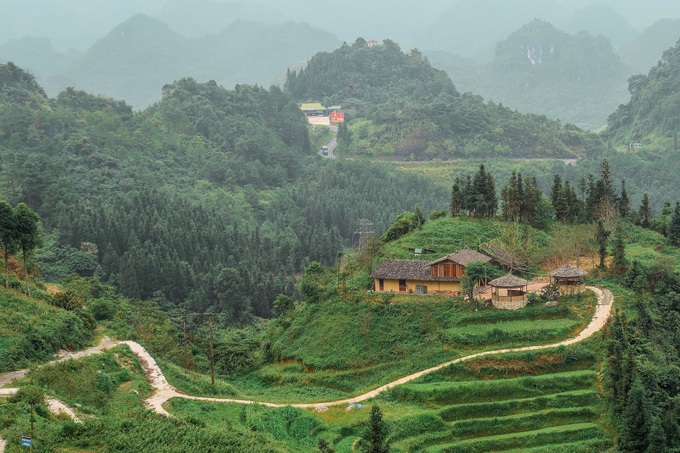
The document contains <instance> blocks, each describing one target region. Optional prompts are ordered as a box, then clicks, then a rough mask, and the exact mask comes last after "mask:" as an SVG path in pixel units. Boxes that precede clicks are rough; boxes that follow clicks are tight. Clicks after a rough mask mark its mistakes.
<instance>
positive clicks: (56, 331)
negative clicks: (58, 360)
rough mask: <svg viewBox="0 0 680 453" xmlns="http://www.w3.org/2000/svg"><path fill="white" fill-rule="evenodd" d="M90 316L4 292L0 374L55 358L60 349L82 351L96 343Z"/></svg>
mask: <svg viewBox="0 0 680 453" xmlns="http://www.w3.org/2000/svg"><path fill="white" fill-rule="evenodd" d="M88 319H89V318H88V316H87V315H86V314H84V313H83V312H81V311H79V310H75V311H66V310H63V309H60V308H56V307H53V306H51V305H49V304H48V303H46V302H44V301H41V300H36V299H31V298H28V297H26V296H23V295H21V294H20V293H16V292H14V291H9V290H5V289H4V288H3V289H0V372H1V371H11V370H16V369H20V368H25V367H27V366H30V365H31V364H33V363H35V362H37V361H44V360H48V359H50V358H52V356H53V354H54V353H56V352H57V351H58V350H60V349H78V348H82V347H85V346H87V345H89V344H90V342H91V341H92V330H91V327H92V326H91V325H90V324H89V323H88Z"/></svg>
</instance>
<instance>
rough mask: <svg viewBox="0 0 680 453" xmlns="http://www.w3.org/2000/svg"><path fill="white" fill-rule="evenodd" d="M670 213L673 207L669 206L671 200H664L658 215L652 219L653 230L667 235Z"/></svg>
mask: <svg viewBox="0 0 680 453" xmlns="http://www.w3.org/2000/svg"><path fill="white" fill-rule="evenodd" d="M672 215H673V209H672V208H671V202H670V201H668V200H666V201H664V202H663V205H662V207H661V212H660V213H659V216H658V217H657V218H656V220H654V230H656V231H657V232H659V233H660V234H663V235H664V236H666V237H668V231H669V229H670V226H671V216H672Z"/></svg>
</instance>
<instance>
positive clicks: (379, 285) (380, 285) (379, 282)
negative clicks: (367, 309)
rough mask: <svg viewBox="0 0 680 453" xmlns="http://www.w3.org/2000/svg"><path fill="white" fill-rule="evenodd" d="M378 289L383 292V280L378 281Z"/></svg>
mask: <svg viewBox="0 0 680 453" xmlns="http://www.w3.org/2000/svg"><path fill="white" fill-rule="evenodd" d="M378 288H379V290H380V291H385V279H383V278H381V279H380V280H378Z"/></svg>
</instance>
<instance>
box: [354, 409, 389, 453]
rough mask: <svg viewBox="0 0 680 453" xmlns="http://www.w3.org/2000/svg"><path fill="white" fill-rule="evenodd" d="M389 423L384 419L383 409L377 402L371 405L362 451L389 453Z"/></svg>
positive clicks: (362, 441) (361, 446)
mask: <svg viewBox="0 0 680 453" xmlns="http://www.w3.org/2000/svg"><path fill="white" fill-rule="evenodd" d="M387 434H388V429H387V424H386V423H385V422H384V421H383V415H382V411H381V410H380V407H379V406H378V405H377V404H375V405H373V406H372V407H371V414H370V415H369V417H368V425H367V426H366V432H365V434H364V435H363V437H362V438H361V445H360V448H361V451H362V452H365V453H387V452H389V444H388V443H387Z"/></svg>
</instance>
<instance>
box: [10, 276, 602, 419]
mask: <svg viewBox="0 0 680 453" xmlns="http://www.w3.org/2000/svg"><path fill="white" fill-rule="evenodd" d="M588 289H589V290H590V291H593V292H594V293H595V294H596V295H597V299H598V304H597V306H596V309H595V314H594V315H593V318H592V320H591V321H590V323H589V324H588V325H587V326H586V328H585V329H583V330H582V331H581V332H580V333H579V334H578V335H577V336H576V337H574V338H570V339H568V340H564V341H561V342H559V343H552V344H546V345H537V346H526V347H522V348H509V349H498V350H495V351H486V352H479V353H476V354H471V355H468V356H465V357H460V358H458V359H455V360H450V361H448V362H445V363H442V364H439V365H437V366H434V367H432V368H428V369H426V370H422V371H419V372H417V373H413V374H411V375H408V376H406V377H403V378H401V379H398V380H396V381H393V382H390V383H389V384H385V385H383V386H381V387H378V388H377V389H375V390H371V391H370V392H366V393H364V394H363V395H358V396H355V397H353V398H346V399H342V400H337V401H327V402H319V403H288V404H282V403H268V402H262V401H252V400H239V399H232V398H210V397H201V396H193V395H187V394H185V393H182V392H181V391H180V390H178V389H176V388H175V387H173V386H171V385H170V384H169V383H168V380H167V379H166V378H165V376H164V375H163V371H161V369H160V367H159V366H158V364H157V363H156V361H155V360H154V359H153V357H151V354H149V352H148V351H147V350H146V349H144V347H143V346H142V345H140V344H139V343H137V342H134V341H121V342H111V341H110V340H108V339H106V340H108V341H106V342H105V344H106V346H107V347H112V346H115V345H117V344H126V345H128V346H129V347H130V349H131V350H132V352H133V353H134V354H135V355H136V356H137V358H138V359H139V361H140V363H141V364H142V367H143V368H144V371H145V373H146V375H147V378H148V379H149V383H150V384H151V388H152V389H153V395H152V396H150V397H149V398H148V399H147V400H146V401H145V403H146V405H147V407H148V408H149V409H151V410H153V411H154V412H156V413H158V414H161V415H165V416H171V414H170V413H168V412H167V411H166V410H165V409H164V408H163V404H164V403H166V402H167V401H168V400H169V399H171V398H185V399H191V400H197V401H210V402H217V403H236V404H261V405H263V406H268V407H284V406H292V407H299V408H314V409H324V408H327V407H328V406H337V405H345V404H351V403H359V402H362V401H365V400H368V399H371V398H374V397H375V396H377V395H378V394H380V393H382V392H384V391H385V390H388V389H391V388H393V387H396V386H397V385H401V384H405V383H407V382H411V381H413V380H415V379H418V378H420V377H422V376H424V375H426V374H429V373H433V372H435V371H438V370H441V369H442V368H445V367H447V366H450V365H453V364H456V363H460V362H465V361H469V360H472V359H476V358H478V357H483V356H487V355H495V354H506V353H510V352H522V351H537V350H541V349H552V348H556V347H558V346H566V345H570V344H574V343H578V342H580V341H583V340H585V339H586V338H589V337H591V336H592V335H593V334H595V333H596V332H599V331H600V330H601V329H602V328H603V327H604V325H605V324H606V322H607V320H608V319H609V315H610V314H611V310H612V305H613V296H612V294H611V292H610V291H609V290H606V289H605V290H601V289H599V288H596V287H593V286H589V287H588ZM102 349H103V346H102V345H101V344H100V345H98V346H96V347H95V348H90V349H88V350H86V351H89V352H86V351H82V352H81V353H77V355H79V356H84V355H90V353H96V351H101V350H102ZM83 354H84V355H83ZM61 360H65V359H64V358H60V359H57V360H56V361H61ZM1 377H2V375H0V378H1ZM16 390H17V389H0V395H2V392H3V391H5V392H8V391H16Z"/></svg>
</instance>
